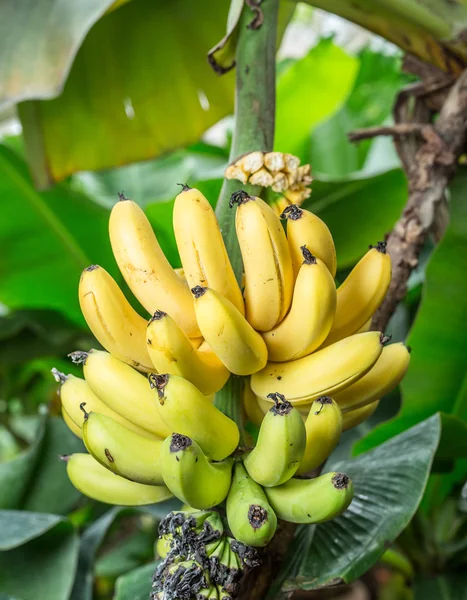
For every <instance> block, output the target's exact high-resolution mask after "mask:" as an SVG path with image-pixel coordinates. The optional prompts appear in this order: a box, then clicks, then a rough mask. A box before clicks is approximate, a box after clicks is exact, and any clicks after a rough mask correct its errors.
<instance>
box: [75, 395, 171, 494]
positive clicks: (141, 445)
mask: <svg viewBox="0 0 467 600" xmlns="http://www.w3.org/2000/svg"><path fill="white" fill-rule="evenodd" d="M83 411H84V414H85V420H84V424H83V440H84V443H85V445H86V449H87V451H88V452H89V453H90V454H91V455H92V456H93V457H94V458H95V459H96V460H97V461H98V462H99V463H100V464H101V465H102V466H104V467H106V468H107V469H109V470H110V471H113V472H114V473H116V474H117V475H121V476H122V477H125V478H126V479H130V480H131V481H137V482H139V483H147V484H148V485H162V484H163V483H164V480H163V479H162V473H161V468H160V460H159V455H160V450H161V444H162V440H149V439H147V438H145V437H142V436H141V435H138V434H137V433H135V432H134V431H131V430H130V429H127V428H126V427H124V426H123V425H121V424H120V423H117V421H114V420H113V419H111V418H110V417H106V416H105V415H100V414H99V413H95V412H91V413H88V412H86V407H85V406H84V407H83Z"/></svg>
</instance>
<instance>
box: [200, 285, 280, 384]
mask: <svg viewBox="0 0 467 600" xmlns="http://www.w3.org/2000/svg"><path fill="white" fill-rule="evenodd" d="M192 292H193V295H194V297H195V310H196V318H197V319H198V324H199V327H200V329H201V331H202V334H203V337H204V339H205V340H206V342H207V343H208V344H209V346H210V347H211V349H212V350H213V352H214V353H215V354H216V355H217V356H218V358H219V359H220V360H221V361H222V363H223V364H224V365H225V366H226V367H227V369H228V370H229V371H230V372H231V373H235V374H236V375H250V374H251V373H255V372H256V371H259V370H260V369H262V368H263V367H264V365H265V364H266V361H267V359H268V351H267V348H266V344H265V343H264V340H263V338H262V337H261V335H260V334H259V333H258V332H256V331H255V330H254V329H253V327H252V326H251V325H250V324H249V323H248V321H247V320H246V319H245V317H244V316H243V315H242V314H241V313H240V312H239V311H238V310H237V309H236V308H235V306H234V305H233V304H232V303H231V302H229V300H227V298H224V297H223V296H221V295H220V294H218V293H217V292H215V291H214V290H211V289H209V288H203V287H200V286H197V287H195V288H193V289H192ZM267 310H268V309H267V308H266V309H265V312H267Z"/></svg>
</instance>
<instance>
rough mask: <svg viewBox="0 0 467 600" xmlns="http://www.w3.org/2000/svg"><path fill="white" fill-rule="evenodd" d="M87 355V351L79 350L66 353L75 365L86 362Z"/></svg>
mask: <svg viewBox="0 0 467 600" xmlns="http://www.w3.org/2000/svg"><path fill="white" fill-rule="evenodd" d="M88 356H89V352H82V351H81V350H76V351H75V352H70V354H68V358H71V362H72V363H73V364H75V365H84V364H86V360H87V358H88Z"/></svg>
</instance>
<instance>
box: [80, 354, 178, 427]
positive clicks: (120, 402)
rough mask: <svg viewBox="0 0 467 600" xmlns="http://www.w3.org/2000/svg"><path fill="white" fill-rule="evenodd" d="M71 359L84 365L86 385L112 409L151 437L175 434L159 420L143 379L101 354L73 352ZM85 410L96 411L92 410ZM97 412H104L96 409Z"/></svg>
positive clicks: (151, 396) (128, 368)
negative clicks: (153, 435) (151, 435)
mask: <svg viewBox="0 0 467 600" xmlns="http://www.w3.org/2000/svg"><path fill="white" fill-rule="evenodd" d="M70 356H71V359H72V360H73V362H75V363H83V365H84V366H83V372H84V377H85V379H86V382H87V383H88V385H89V387H90V388H91V390H92V391H93V392H94V393H95V394H96V396H98V397H99V398H100V399H101V400H102V402H103V403H104V404H106V405H107V406H108V407H109V408H111V409H112V410H113V411H115V412H116V413H118V414H119V415H120V416H122V417H124V418H125V419H127V420H128V421H131V423H133V424H135V425H138V427H140V428H142V429H144V430H146V431H148V432H150V433H152V434H155V435H157V436H159V437H162V438H165V437H167V436H168V435H170V433H171V432H172V431H173V430H171V429H169V428H168V427H167V425H166V424H165V423H164V422H163V421H162V419H161V417H160V416H159V412H158V410H157V407H156V406H155V404H154V394H153V392H152V391H151V388H150V386H149V382H148V380H147V379H146V377H144V375H141V374H140V373H138V372H137V371H135V370H134V369H132V368H131V367H130V366H128V365H127V364H125V363H123V362H121V361H120V360H118V358H115V356H112V355H111V354H108V353H107V352H102V351H100V350H90V351H89V352H73V353H72V354H71V355H70ZM86 409H87V410H93V409H92V407H91V406H86ZM95 412H102V411H101V410H97V409H95ZM103 414H106V413H103ZM109 416H112V415H109Z"/></svg>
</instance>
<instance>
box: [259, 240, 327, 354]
mask: <svg viewBox="0 0 467 600" xmlns="http://www.w3.org/2000/svg"><path fill="white" fill-rule="evenodd" d="M301 252H302V258H303V261H302V266H301V267H300V271H299V272H298V276H297V280H296V282H295V287H294V294H293V299H292V306H291V308H290V311H289V313H288V315H287V316H286V317H285V318H284V319H283V320H282V321H281V322H280V323H279V325H277V326H276V327H274V329H271V331H267V332H266V333H263V339H264V341H265V342H266V346H267V348H268V359H269V360H272V361H275V362H284V361H287V360H295V359H297V358H301V357H302V356H306V355H307V354H311V353H312V352H313V351H314V350H316V348H318V347H319V346H320V345H321V344H322V343H323V341H324V340H325V339H326V337H327V335H328V333H329V331H330V330H331V327H332V322H333V320H334V314H335V312H336V285H335V283H334V279H333V278H332V276H331V274H330V272H329V271H328V268H327V267H326V265H325V264H324V263H323V262H322V261H321V260H320V259H319V258H315V257H314V256H313V255H312V254H311V252H310V251H309V250H308V249H307V248H306V246H302V248H301Z"/></svg>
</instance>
